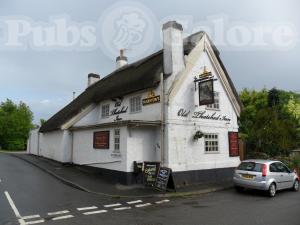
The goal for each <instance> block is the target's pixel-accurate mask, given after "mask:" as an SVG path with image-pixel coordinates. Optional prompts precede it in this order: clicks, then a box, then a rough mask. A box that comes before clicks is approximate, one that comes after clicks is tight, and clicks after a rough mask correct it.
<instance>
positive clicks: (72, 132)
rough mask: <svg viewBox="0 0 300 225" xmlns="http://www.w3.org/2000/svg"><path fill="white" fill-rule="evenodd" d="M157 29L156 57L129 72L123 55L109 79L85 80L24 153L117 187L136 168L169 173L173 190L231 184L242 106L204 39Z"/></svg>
mask: <svg viewBox="0 0 300 225" xmlns="http://www.w3.org/2000/svg"><path fill="white" fill-rule="evenodd" d="M162 29H163V49H162V50H160V51H158V52H156V53H154V54H152V55H149V56H147V57H145V58H143V59H141V60H139V61H137V62H134V63H132V64H127V58H126V57H125V56H124V55H123V52H122V51H121V52H120V56H118V57H117V59H116V62H117V69H116V70H115V71H113V72H112V73H111V74H108V75H107V76H105V77H104V78H102V79H100V76H99V75H97V74H89V75H88V87H87V88H86V90H85V91H84V92H83V93H82V94H80V95H79V96H78V97H77V98H75V99H74V100H73V101H72V102H71V103H70V104H68V105H67V106H65V107H64V108H63V109H62V110H60V111H59V112H58V113H56V114H55V115H54V116H52V117H51V118H50V119H49V120H48V121H47V122H46V123H45V124H43V125H42V126H41V128H40V129H39V130H34V131H32V132H31V134H30V138H29V140H28V149H27V150H28V153H30V154H35V155H39V156H42V157H46V158H49V159H53V160H56V161H59V162H62V163H74V164H76V165H82V166H91V167H96V168H97V169H98V170H99V174H102V175H103V176H104V177H109V178H110V179H113V180H114V181H116V182H120V183H123V184H132V183H135V182H136V179H135V176H136V174H135V173H134V165H135V162H137V163H142V162H160V164H161V165H163V166H165V167H168V168H171V169H172V175H173V180H174V182H175V184H176V186H183V185H189V184H195V183H208V182H216V181H223V180H227V179H231V177H232V172H233V169H234V168H235V167H236V166H237V165H238V164H239V162H240V158H239V151H238V142H237V141H238V140H237V136H238V133H237V132H238V117H239V115H240V112H241V108H242V105H241V102H240V100H239V97H238V94H237V92H236V89H235V88H234V85H233V83H232V81H231V79H230V77H229V75H228V73H227V71H226V69H225V67H224V65H223V63H222V61H221V59H220V56H219V52H218V50H217V49H216V47H215V46H214V44H213V43H212V42H211V41H210V39H209V37H208V36H207V34H206V33H205V32H198V33H195V34H192V35H190V36H188V37H186V38H184V39H183V37H182V26H181V25H180V24H178V23H177V22H175V21H170V22H167V23H165V24H164V25H163V28H162ZM211 95H212V96H211ZM210 99H213V101H210ZM206 103H210V104H206Z"/></svg>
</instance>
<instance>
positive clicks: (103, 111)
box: [101, 104, 109, 118]
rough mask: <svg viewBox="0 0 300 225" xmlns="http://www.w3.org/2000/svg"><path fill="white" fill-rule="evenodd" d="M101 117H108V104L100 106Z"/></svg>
mask: <svg viewBox="0 0 300 225" xmlns="http://www.w3.org/2000/svg"><path fill="white" fill-rule="evenodd" d="M101 117H102V118H106V117H109V104H105V105H102V107H101Z"/></svg>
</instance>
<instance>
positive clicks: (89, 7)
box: [0, 0, 300, 123]
mask: <svg viewBox="0 0 300 225" xmlns="http://www.w3.org/2000/svg"><path fill="white" fill-rule="evenodd" d="M299 9H300V1H298V0H285V1H281V0H272V1H271V0H264V1H261V0H251V1H250V0H249V1H247V0H245V1H236V0H222V1H221V0H208V1H206V0H205V1H204V0H202V1H199V0H185V1H182V0H164V1H158V0H152V1H146V0H144V1H133V0H132V1H112V0H89V1H83V0H77V1H71V0H64V1H63V0H43V1H40V0H27V1H23V0H7V1H6V0H0V102H2V101H5V100H6V99H11V100H13V101H14V102H19V101H23V102H25V103H26V104H27V105H29V106H30V108H31V110H32V111H33V113H34V122H35V123H38V121H39V120H40V119H41V118H43V119H48V118H50V117H51V116H52V115H53V114H54V113H55V112H57V111H58V110H59V109H61V108H62V107H63V106H65V105H66V104H67V103H69V102H70V101H71V100H72V98H73V92H75V93H76V95H77V96H78V95H79V94H80V93H81V92H82V91H84V90H85V88H86V86H87V75H88V73H97V74H100V76H101V77H104V76H106V75H107V74H109V73H110V72H112V71H114V70H115V66H116V65H115V57H116V56H117V55H118V49H120V48H125V49H126V50H125V54H126V56H128V61H129V63H130V62H134V61H136V60H138V59H139V58H142V57H145V56H147V55H149V54H151V53H153V52H155V51H157V50H159V49H160V48H161V47H162V39H161V27H162V24H163V23H164V22H166V21H168V20H176V21H178V22H180V23H181V24H182V25H183V28H184V36H187V35H188V34H191V33H193V32H196V31H199V30H205V31H206V32H207V33H208V34H209V36H210V37H211V39H212V40H213V42H214V43H215V44H216V46H217V47H218V49H219V51H220V54H221V55H220V56H221V58H222V60H223V62H224V64H225V66H226V68H227V70H228V72H229V74H230V76H231V78H232V80H233V82H234V84H235V86H236V88H237V90H238V91H240V90H242V89H243V88H249V89H261V88H264V87H266V88H272V87H277V88H280V89H284V90H291V91H297V92H300V87H299V84H300V78H299V76H300V73H299V71H300V63H299V58H300V13H299Z"/></svg>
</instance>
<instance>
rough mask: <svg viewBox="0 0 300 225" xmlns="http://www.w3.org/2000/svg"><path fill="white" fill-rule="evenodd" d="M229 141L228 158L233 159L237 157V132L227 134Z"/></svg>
mask: <svg viewBox="0 0 300 225" xmlns="http://www.w3.org/2000/svg"><path fill="white" fill-rule="evenodd" d="M228 140H229V156H230V157H235V156H239V155H240V153H239V137H238V132H228Z"/></svg>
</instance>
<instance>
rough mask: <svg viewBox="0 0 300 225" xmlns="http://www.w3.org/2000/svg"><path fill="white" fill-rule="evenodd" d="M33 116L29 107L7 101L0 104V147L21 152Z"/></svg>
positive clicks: (21, 103) (24, 145)
mask: <svg viewBox="0 0 300 225" xmlns="http://www.w3.org/2000/svg"><path fill="white" fill-rule="evenodd" d="M32 119H33V114H32V112H31V111H30V109H29V107H28V106H27V105H26V104H25V103H23V102H20V103H19V104H18V105H17V104H15V103H13V102H12V101H11V100H9V99H7V100H6V102H2V103H1V104H0V146H1V148H2V149H7V150H23V149H25V147H26V142H27V139H28V136H29V131H30V129H31V128H32Z"/></svg>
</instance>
